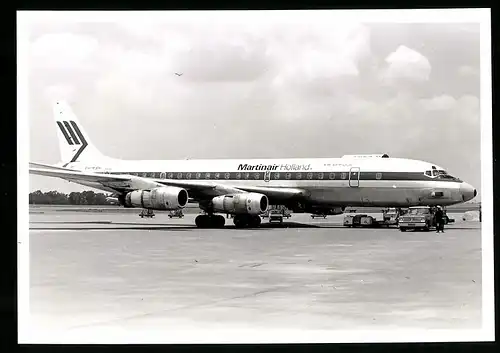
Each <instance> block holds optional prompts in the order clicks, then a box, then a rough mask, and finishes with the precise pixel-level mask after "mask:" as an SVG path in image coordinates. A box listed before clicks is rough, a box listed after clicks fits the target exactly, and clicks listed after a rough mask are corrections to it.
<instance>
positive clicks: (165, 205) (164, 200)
mask: <svg viewBox="0 0 500 353" xmlns="http://www.w3.org/2000/svg"><path fill="white" fill-rule="evenodd" d="M187 203H188V193H187V191H186V190H184V189H182V188H177V187H173V186H165V187H159V188H154V189H151V190H135V191H132V192H129V193H128V194H126V195H125V204H124V206H125V207H142V208H148V209H152V210H165V211H171V210H177V209H179V208H183V207H185V206H186V205H187Z"/></svg>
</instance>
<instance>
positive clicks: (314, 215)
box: [311, 213, 326, 219]
mask: <svg viewBox="0 0 500 353" xmlns="http://www.w3.org/2000/svg"><path fill="white" fill-rule="evenodd" d="M311 218H313V219H314V218H326V214H315V213H313V214H312V215H311Z"/></svg>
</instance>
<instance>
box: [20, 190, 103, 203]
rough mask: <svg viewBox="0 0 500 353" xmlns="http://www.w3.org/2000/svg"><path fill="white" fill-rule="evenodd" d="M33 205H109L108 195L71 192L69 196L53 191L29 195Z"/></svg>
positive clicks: (92, 192) (38, 191) (90, 192)
mask: <svg viewBox="0 0 500 353" xmlns="http://www.w3.org/2000/svg"><path fill="white" fill-rule="evenodd" d="M29 203H30V204H31V205H36V204H38V205H109V204H111V203H110V202H108V201H107V200H106V194H104V193H95V192H94V191H83V192H71V193H70V194H69V195H68V194H64V193H60V192H58V191H55V190H52V191H49V192H46V193H43V192H41V191H40V190H37V191H35V192H31V193H30V194H29Z"/></svg>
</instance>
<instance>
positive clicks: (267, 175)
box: [264, 170, 271, 181]
mask: <svg viewBox="0 0 500 353" xmlns="http://www.w3.org/2000/svg"><path fill="white" fill-rule="evenodd" d="M269 179H271V171H269V170H266V171H265V172H264V181H269Z"/></svg>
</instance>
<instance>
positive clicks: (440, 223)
mask: <svg viewBox="0 0 500 353" xmlns="http://www.w3.org/2000/svg"><path fill="white" fill-rule="evenodd" d="M434 217H436V233H439V231H441V233H444V212H443V209H442V208H441V206H438V207H437V210H436V213H435V214H434Z"/></svg>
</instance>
